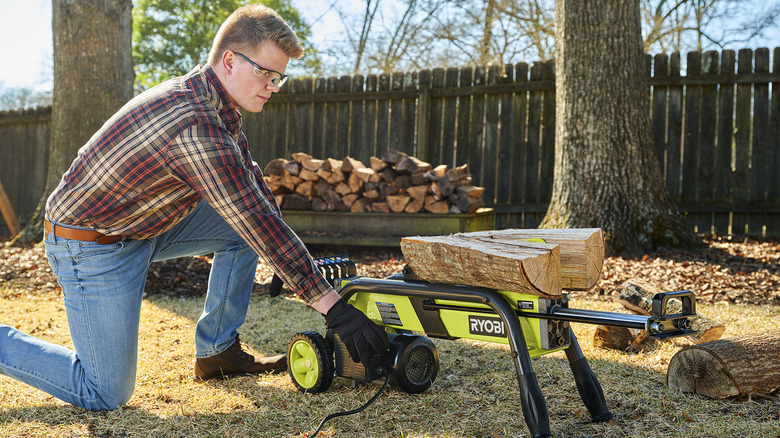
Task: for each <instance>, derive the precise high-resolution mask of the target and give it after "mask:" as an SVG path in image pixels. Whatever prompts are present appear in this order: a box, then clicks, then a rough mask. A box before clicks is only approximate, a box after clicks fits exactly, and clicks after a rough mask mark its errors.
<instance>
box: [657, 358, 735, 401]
mask: <svg viewBox="0 0 780 438" xmlns="http://www.w3.org/2000/svg"><path fill="white" fill-rule="evenodd" d="M666 383H667V385H669V388H671V389H675V390H679V391H682V392H688V393H692V394H699V395H703V396H706V397H710V398H726V397H731V396H735V395H739V389H738V388H737V385H736V384H734V380H733V378H732V377H731V375H730V374H729V372H728V371H727V370H726V368H725V367H724V366H723V364H722V363H721V362H720V360H718V358H717V357H716V356H715V355H713V354H712V353H710V352H708V351H706V350H702V349H697V348H684V349H682V350H680V351H678V352H677V353H676V354H675V355H674V356H672V359H671V360H670V361H669V368H668V370H667V372H666Z"/></svg>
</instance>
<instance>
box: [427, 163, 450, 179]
mask: <svg viewBox="0 0 780 438" xmlns="http://www.w3.org/2000/svg"><path fill="white" fill-rule="evenodd" d="M446 173H447V165H446V164H439V165H438V166H436V167H434V168H433V169H431V170H429V171H428V172H426V173H425V176H427V177H428V179H430V180H431V181H438V180H440V179H441V178H443V177H444V175H445V174H446Z"/></svg>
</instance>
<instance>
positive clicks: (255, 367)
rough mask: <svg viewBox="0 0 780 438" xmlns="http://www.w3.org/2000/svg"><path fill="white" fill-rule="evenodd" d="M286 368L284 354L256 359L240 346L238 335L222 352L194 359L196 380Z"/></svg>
mask: <svg viewBox="0 0 780 438" xmlns="http://www.w3.org/2000/svg"><path fill="white" fill-rule="evenodd" d="M286 369H287V356H286V355H284V354H280V355H278V356H271V357H263V358H260V359H256V358H255V357H254V356H252V355H251V354H249V353H247V352H246V351H244V350H243V349H242V348H241V341H240V340H239V339H238V337H236V341H235V342H234V343H233V345H231V346H230V348H228V349H227V350H225V351H223V352H222V353H219V354H218V355H216V356H211V357H203V358H200V357H199V358H197V359H195V378H196V380H198V379H200V380H208V379H215V378H222V377H224V376H229V375H234V374H258V373H281V372H282V371H285V370H286Z"/></svg>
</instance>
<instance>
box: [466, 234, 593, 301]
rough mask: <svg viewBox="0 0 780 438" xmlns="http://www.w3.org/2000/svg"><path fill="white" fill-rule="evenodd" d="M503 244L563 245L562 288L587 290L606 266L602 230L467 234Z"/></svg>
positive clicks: (561, 248)
mask: <svg viewBox="0 0 780 438" xmlns="http://www.w3.org/2000/svg"><path fill="white" fill-rule="evenodd" d="M468 234H471V235H474V236H481V237H485V238H490V239H496V240H502V241H516V240H526V239H541V240H543V241H544V242H546V243H552V244H556V245H560V257H561V287H562V288H563V289H564V290H588V289H590V288H592V287H593V286H594V285H595V284H596V282H597V281H598V279H599V277H600V276H601V268H602V266H603V265H604V235H603V233H602V231H601V229H600V228H573V229H513V228H510V229H507V230H493V231H477V232H474V233H468Z"/></svg>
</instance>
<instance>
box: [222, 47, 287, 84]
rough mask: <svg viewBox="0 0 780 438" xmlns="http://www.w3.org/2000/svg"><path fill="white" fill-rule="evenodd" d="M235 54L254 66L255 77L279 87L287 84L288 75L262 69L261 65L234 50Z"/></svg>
mask: <svg viewBox="0 0 780 438" xmlns="http://www.w3.org/2000/svg"><path fill="white" fill-rule="evenodd" d="M233 53H235V54H236V55H238V56H240V57H242V58H244V59H245V60H246V62H248V63H250V64H252V67H254V70H252V71H253V72H254V73H255V75H257V76H259V77H261V78H263V79H267V80H270V81H271V83H272V84H274V85H276V86H277V87H281V86H282V85H284V83H285V82H287V76H288V75H286V74H282V73H279V72H278V71H274V70H269V69H267V68H263V67H260V66H259V65H257V64H255V63H254V62H252V60H251V59H249V58H247V57H246V55H244V54H243V53H239V52H236V51H235V50H233Z"/></svg>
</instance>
